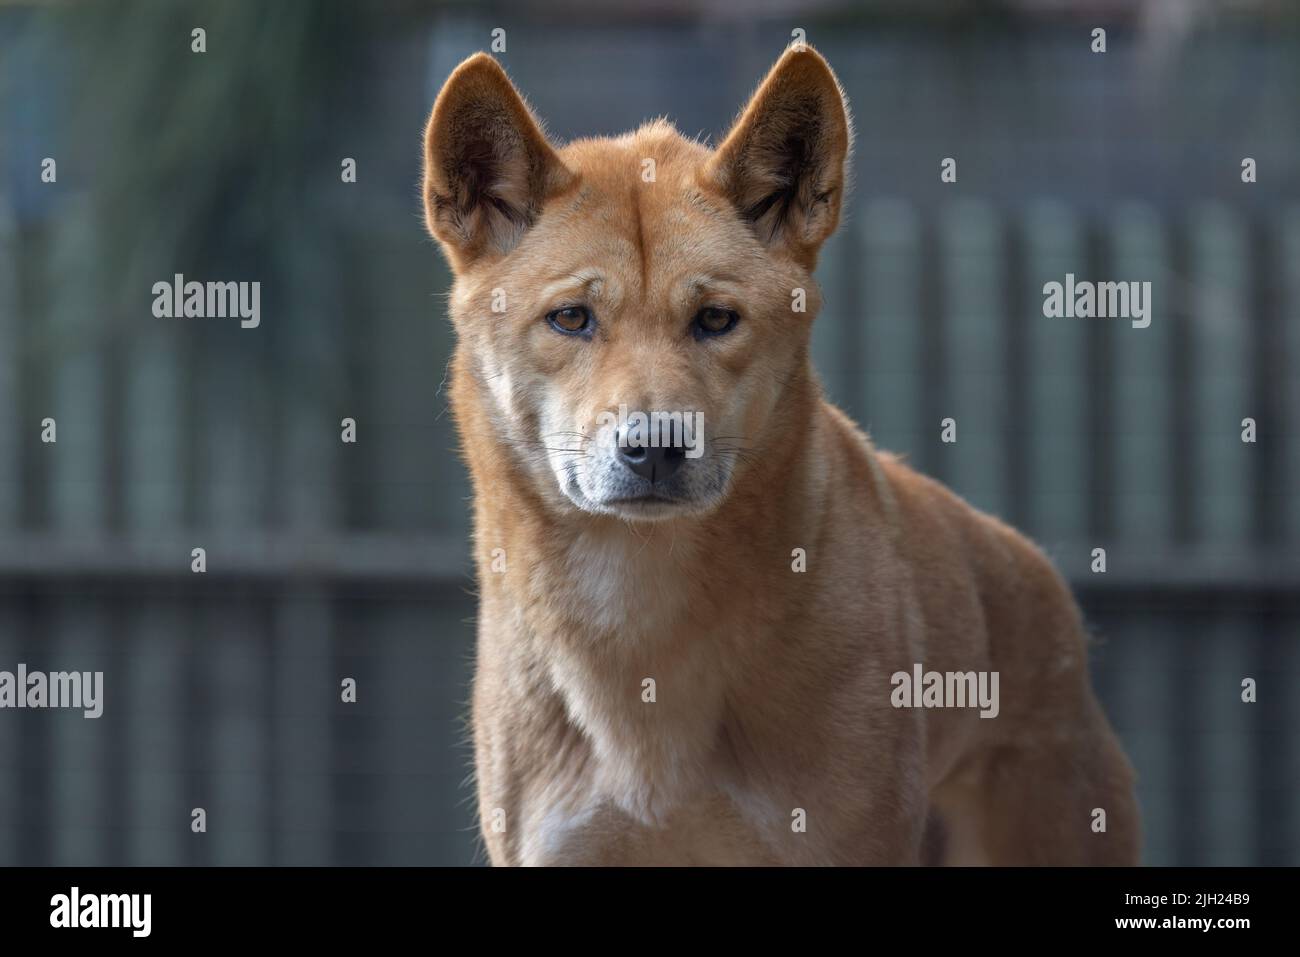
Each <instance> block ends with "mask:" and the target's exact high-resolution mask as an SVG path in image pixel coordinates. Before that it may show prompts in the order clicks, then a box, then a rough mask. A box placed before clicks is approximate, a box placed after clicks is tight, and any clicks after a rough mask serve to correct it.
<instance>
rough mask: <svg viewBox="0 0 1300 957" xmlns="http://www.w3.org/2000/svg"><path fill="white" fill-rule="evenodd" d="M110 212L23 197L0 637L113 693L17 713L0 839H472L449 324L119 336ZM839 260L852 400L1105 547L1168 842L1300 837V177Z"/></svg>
mask: <svg viewBox="0 0 1300 957" xmlns="http://www.w3.org/2000/svg"><path fill="white" fill-rule="evenodd" d="M89 215H91V213H90V212H89V211H88V209H87V208H79V209H75V210H70V211H69V212H68V213H67V215H63V216H60V217H58V218H57V219H56V220H51V223H52V224H54V225H51V226H49V231H48V233H45V234H40V235H38V234H37V233H36V232H30V233H28V234H26V235H24V234H23V231H22V230H20V229H19V228H18V227H16V225H15V221H14V218H13V217H12V216H10V215H7V214H6V213H4V212H2V211H0V269H3V271H2V272H0V304H2V305H0V416H2V418H0V424H2V426H3V427H0V470H3V471H2V472H0V664H2V665H3V666H5V667H12V665H13V664H15V663H16V662H18V661H25V662H27V663H28V664H29V666H30V667H32V668H48V669H61V668H75V669H79V670H103V671H104V672H105V675H106V678H105V682H106V689H107V690H106V697H107V701H106V708H105V714H104V717H102V718H101V719H99V720H98V721H86V720H83V719H82V718H81V717H80V716H79V715H74V714H70V713H43V714H42V713H32V712H25V713H14V712H11V713H9V714H6V715H5V716H4V720H3V721H0V862H5V863H13V862H22V863H37V862H46V861H51V862H55V863H109V862H119V861H125V862H130V863H206V862H210V863H430V862H469V861H470V860H472V859H473V857H474V847H473V838H472V834H471V827H472V814H471V803H470V802H469V798H470V794H471V791H470V789H469V788H466V787H462V779H463V778H464V776H465V774H466V773H467V771H468V758H469V754H468V750H466V749H464V748H462V747H461V746H460V744H459V742H460V737H461V726H460V722H461V720H462V718H463V714H464V709H463V705H464V701H465V699H466V696H467V684H466V682H467V680H468V668H469V656H470V655H471V654H472V624H471V622H470V620H469V619H470V618H471V617H472V615H473V602H472V597H471V595H470V590H471V582H470V579H469V564H468V560H467V556H466V546H465V536H466V527H465V502H464V501H463V495H464V491H465V489H464V480H463V477H462V467H461V465H460V463H459V461H458V460H457V459H456V457H455V455H454V454H453V453H452V451H451V446H452V444H453V440H452V437H451V435H450V432H449V431H448V428H447V425H448V423H447V416H446V415H445V414H443V412H444V407H443V404H442V400H441V399H440V398H438V397H437V389H438V382H439V380H440V378H441V366H440V363H441V362H442V361H444V359H445V356H446V354H447V351H446V350H447V348H448V345H449V343H448V339H447V330H446V328H445V326H444V325H443V324H441V323H437V322H434V321H432V320H429V321H428V323H427V325H426V326H424V327H421V329H420V331H419V332H418V333H417V334H412V329H411V328H409V327H407V328H406V330H405V331H403V329H402V328H397V327H394V326H393V325H392V324H391V323H390V324H389V326H388V327H387V328H384V327H383V325H382V323H379V325H378V327H377V328H376V327H371V328H370V329H369V332H368V334H369V335H373V336H374V337H375V341H374V343H373V346H374V347H373V348H371V349H369V350H366V351H364V355H363V359H362V361H361V362H360V363H359V365H358V367H357V368H356V369H355V370H354V372H353V374H352V377H351V378H350V380H349V381H350V382H351V383H352V386H351V390H352V391H351V392H350V395H351V400H350V401H335V400H330V401H325V400H322V398H321V397H320V396H317V395H313V394H312V393H311V392H310V389H311V383H310V381H308V380H310V379H312V378H313V376H314V373H313V372H312V370H311V367H310V366H304V367H303V369H300V370H294V369H288V370H283V374H285V375H288V376H290V377H293V376H298V375H301V376H302V377H303V381H301V382H297V383H291V384H289V385H288V387H286V388H278V389H276V390H274V392H272V391H271V390H269V389H268V388H267V386H266V385H265V383H262V384H261V388H262V389H263V390H265V391H263V392H262V393H258V392H257V391H256V389H257V387H258V385H259V383H258V382H257V381H256V380H254V379H253V378H252V377H251V376H250V373H249V371H248V369H247V368H246V366H245V365H244V364H243V363H244V362H245V359H244V356H243V355H242V354H241V353H240V352H239V351H238V350H236V349H222V348H217V347H213V348H211V349H209V348H206V347H205V348H202V349H196V348H195V346H194V344H193V343H192V342H189V343H187V342H185V341H184V340H182V339H181V338H180V336H178V335H177V329H178V325H182V323H178V321H175V320H150V321H152V322H154V323H155V324H156V326H155V328H156V334H153V333H152V332H151V334H149V335H140V336H139V337H138V338H137V339H135V340H132V341H130V342H129V343H128V342H123V341H112V340H109V341H105V340H103V339H102V338H100V337H98V336H97V335H96V333H95V328H96V324H97V321H98V320H97V313H96V306H95V287H94V286H93V285H91V284H86V285H82V284H81V283H79V282H76V281H67V280H66V279H64V278H60V277H69V276H76V275H78V273H79V272H80V271H81V269H82V267H83V265H84V264H87V263H93V262H95V261H96V253H95V250H94V249H93V248H89V247H88V246H87V245H86V244H87V243H91V242H93V241H94V237H97V236H102V235H104V233H103V231H102V230H101V229H99V228H97V224H95V223H91V222H86V221H85V217H86V216H89ZM409 228H412V227H411V224H409V223H406V222H399V223H398V224H397V225H396V226H394V225H392V224H389V225H385V224H384V223H374V224H372V226H371V227H369V228H367V230H366V231H365V232H366V236H367V242H368V243H370V244H371V245H372V249H371V252H372V254H373V255H374V258H375V259H376V260H378V261H385V262H387V263H389V264H390V266H392V268H402V260H403V259H404V258H409V257H412V256H414V255H417V254H418V255H426V256H427V255H429V254H430V252H431V251H430V250H429V249H428V248H427V246H423V245H421V244H419V243H414V244H413V243H412V241H411V237H410V235H409V234H407V233H405V232H403V231H404V230H407V229H409ZM49 263H54V264H55V265H54V266H53V267H51V266H49V265H48V264H49ZM43 264H46V265H43ZM410 269H411V271H412V273H418V272H420V271H421V270H427V263H421V264H419V265H417V264H415V263H413V262H412V263H411V264H410ZM43 270H48V271H47V272H43ZM1066 272H1074V273H1076V274H1077V275H1078V276H1079V278H1081V279H1083V278H1089V277H1093V278H1102V277H1104V278H1110V279H1149V280H1151V281H1152V283H1153V295H1154V313H1153V320H1152V323H1151V325H1150V327H1149V328H1147V329H1133V328H1131V327H1130V325H1129V323H1128V322H1127V321H1121V320H1086V319H1085V320H1066V319H1047V318H1045V317H1044V316H1043V314H1042V284H1043V283H1044V282H1046V281H1049V280H1053V279H1055V280H1060V279H1062V278H1063V277H1064V275H1065V273H1066ZM820 276H821V280H822V283H823V287H824V291H825V298H826V307H825V310H824V313H823V315H822V317H821V319H820V325H819V328H818V332H817V336H816V350H815V351H816V361H817V363H818V365H819V368H820V369H821V371H822V373H823V376H824V379H825V381H826V384H827V388H828V391H829V392H830V394H831V395H832V397H833V398H834V399H835V400H836V401H838V402H839V403H841V404H842V405H844V406H845V407H846V408H848V409H849V410H850V411H851V412H852V413H853V414H854V415H856V416H857V417H858V418H859V419H860V420H861V421H863V422H864V423H865V424H867V425H868V427H869V428H870V430H871V432H872V434H873V436H874V438H875V440H876V441H877V443H878V444H879V445H881V446H882V447H885V448H890V449H893V450H898V451H903V452H907V453H908V454H909V455H910V457H911V459H912V460H913V461H914V462H915V463H916V464H917V465H918V466H919V467H921V468H922V469H924V470H925V471H927V472H930V473H932V474H936V475H938V476H939V477H941V478H943V479H944V480H946V481H948V482H949V483H951V484H952V485H953V486H954V487H955V488H956V489H957V490H958V491H959V492H961V493H962V494H964V495H966V496H967V497H968V498H969V499H971V500H972V501H973V502H975V503H976V504H977V505H979V506H981V507H983V508H986V509H988V510H990V511H992V512H995V513H997V514H1000V515H1003V516H1005V517H1007V518H1008V519H1009V520H1011V521H1013V522H1015V523H1016V524H1018V525H1019V526H1021V527H1022V528H1024V529H1025V530H1027V531H1028V532H1029V533H1030V534H1032V535H1034V536H1035V537H1036V538H1037V539H1038V540H1040V541H1041V542H1043V544H1044V545H1045V547H1047V548H1048V550H1049V551H1050V552H1051V553H1052V555H1053V556H1054V558H1056V560H1057V561H1058V562H1059V563H1060V565H1061V566H1062V567H1063V568H1064V569H1065V570H1066V572H1067V573H1068V574H1069V575H1070V577H1071V578H1072V580H1073V581H1074V584H1075V586H1076V588H1077V589H1078V591H1079V592H1080V594H1081V596H1082V598H1083V601H1084V604H1085V608H1086V611H1087V613H1088V615H1089V619H1090V622H1091V623H1092V625H1093V627H1094V628H1095V629H1096V631H1097V633H1098V636H1099V638H1100V642H1099V644H1098V649H1097V657H1096V670H1097V679H1098V683H1099V687H1100V689H1101V691H1102V694H1103V696H1104V698H1105V700H1106V705H1107V708H1108V711H1109V712H1110V714H1111V715H1112V717H1113V720H1114V721H1115V723H1116V725H1117V726H1118V728H1119V730H1120V732H1121V734H1122V735H1123V737H1124V739H1125V741H1126V744H1127V746H1128V748H1129V750H1130V752H1131V754H1132V756H1133V758H1134V761H1135V763H1136V764H1137V766H1138V768H1139V772H1140V775H1141V779H1142V783H1141V788H1142V799H1143V804H1144V809H1145V813H1146V827H1147V832H1148V847H1147V857H1148V861H1149V862H1151V863H1170V862H1181V863H1255V862H1265V863H1295V862H1296V861H1297V860H1300V808H1297V806H1296V801H1295V798H1294V795H1295V793H1296V787H1297V784H1298V783H1300V738H1297V736H1296V729H1297V728H1300V697H1298V696H1296V695H1295V693H1294V692H1295V689H1296V687H1297V686H1300V654H1298V653H1297V644H1298V643H1297V640H1296V639H1297V635H1298V634H1300V590H1298V589H1297V584H1298V583H1300V563H1298V556H1297V550H1296V542H1297V541H1300V534H1298V533H1300V497H1297V496H1296V495H1295V494H1294V493H1295V492H1296V490H1297V489H1300V427H1298V426H1297V423H1296V421H1295V416H1296V413H1297V412H1298V411H1300V401H1298V400H1300V378H1298V377H1297V376H1296V375H1295V374H1294V372H1293V371H1292V370H1294V369H1295V368H1300V322H1298V321H1297V319H1300V210H1297V209H1296V208H1282V209H1277V210H1274V211H1271V212H1269V213H1267V214H1264V215H1260V216H1257V217H1254V218H1250V219H1243V218H1241V217H1240V216H1239V215H1238V214H1237V213H1235V212H1233V211H1232V210H1230V209H1227V208H1224V207H1220V206H1214V205H1211V206H1206V207H1204V208H1197V209H1195V210H1193V211H1192V212H1190V213H1189V214H1188V215H1187V216H1185V217H1182V218H1180V219H1178V220H1170V219H1168V218H1165V217H1162V216H1161V215H1160V214H1159V213H1157V212H1156V211H1155V210H1153V209H1149V208H1143V207H1136V206H1125V207H1121V208H1117V209H1115V210H1112V211H1107V212H1105V213H1103V214H1100V215H1097V216H1088V217H1084V216H1081V215H1080V214H1078V213H1076V212H1074V211H1072V210H1071V209H1070V208H1067V207H1064V206H1061V205H1055V204H1048V205H1041V206H1035V205H1031V206H1028V207H1026V208H1025V209H1023V210H1010V209H1007V208H1003V207H995V206H992V205H988V204H984V203H981V202H977V201H974V200H967V201H963V202H959V203H956V204H953V205H952V206H950V207H944V208H939V209H937V210H936V211H935V212H933V213H924V212H922V211H920V210H918V209H917V208H915V207H913V206H910V205H908V204H906V203H903V202H901V201H884V200H873V201H870V202H868V203H865V204H864V206H863V207H862V208H861V209H858V210H855V211H854V214H853V215H852V216H850V217H849V220H848V223H847V225H846V228H845V233H844V234H843V235H842V236H840V237H839V238H837V240H836V241H835V243H834V245H833V246H832V247H830V248H829V249H828V252H827V256H826V259H825V261H824V263H823V265H822V268H821V270H820ZM20 277H28V278H27V281H26V282H23V281H20ZM32 277H35V278H32ZM303 294H304V295H307V294H309V293H307V292H305V291H304V293H303ZM317 294H318V295H319V293H317ZM408 295H410V296H411V297H413V299H412V302H411V303H410V305H411V308H412V309H413V310H419V309H425V310H428V311H429V312H432V311H433V310H434V309H436V308H437V306H436V304H435V305H433V306H430V305H429V304H428V302H427V298H426V297H427V293H426V291H424V290H419V289H414V290H411V291H410V292H409V293H408ZM47 298H48V301H46V300H47ZM854 304H857V306H856V307H855V306H854ZM45 314H48V315H49V316H50V317H51V321H50V323H49V324H48V325H37V324H32V323H29V322H27V321H25V319H26V317H29V316H33V315H45ZM194 322H197V323H199V324H203V323H205V322H209V321H208V320H195V321H194ZM236 326H237V324H236ZM198 328H199V327H198V326H195V327H193V330H191V331H192V332H195V334H197V330H198ZM333 328H335V329H336V331H339V330H338V329H337V327H333ZM430 328H432V329H434V330H435V331H433V332H431V333H430V332H429V331H428V330H429V329H430ZM181 331H185V330H183V329H182V330H181ZM213 334H216V335H233V336H239V335H241V333H240V332H239V331H238V330H237V328H236V329H234V330H229V331H226V330H217V332H216V333H213ZM322 334H323V335H324V333H322ZM426 334H428V335H430V336H432V337H433V338H434V339H436V340H437V341H436V342H426V341H424V337H425V336H426ZM385 337H387V338H386V339H385ZM381 339H382V340H384V341H383V344H382V345H381V344H380V341H379V340H381ZM128 346H129V347H128ZM313 348H314V349H315V350H317V351H320V352H323V353H327V354H328V353H334V352H343V351H346V349H347V343H346V342H329V341H324V342H317V343H315V344H314V345H313ZM413 352H422V353H423V355H419V356H417V358H416V360H415V361H406V359H404V358H403V357H404V355H410V354H411V353H413ZM192 377H193V378H192ZM417 377H418V381H416V380H417ZM282 385H283V384H282ZM250 389H251V390H252V394H251V395H250V394H249V393H250ZM412 395H419V396H421V401H422V402H424V403H425V407H424V408H420V409H413V408H411V405H410V400H409V397H410V396H412ZM46 415H48V416H50V417H53V418H55V419H56V421H57V427H58V441H57V443H55V444H43V443H42V442H41V441H40V439H39V435H40V421H41V419H42V418H44V417H45V416H46ZM343 415H354V416H355V417H356V418H357V420H358V425H359V436H360V441H359V443H358V445H357V446H350V445H344V444H343V443H341V442H340V441H339V420H340V418H341V417H342V416H343ZM946 416H952V417H953V418H955V419H956V420H957V423H958V441H957V443H955V444H953V445H945V444H943V443H941V442H940V441H939V422H940V420H941V419H942V418H944V417H946ZM1247 416H1249V417H1252V418H1255V419H1256V420H1257V422H1258V426H1259V441H1258V442H1257V443H1255V444H1253V445H1252V444H1245V443H1243V442H1242V441H1241V437H1240V433H1241V419H1242V418H1244V417H1247ZM412 444H415V445H417V446H418V447H419V450H420V451H419V452H418V453H417V454H414V455H412V454H411V449H410V448H409V446H410V445H412ZM358 453H360V454H358ZM390 467H391V468H392V469H393V471H392V472H390V473H388V474H385V469H386V468H390ZM412 516H416V518H415V521H410V520H411V517H412ZM406 522H410V525H409V526H408V527H403V526H404V523H406ZM195 546H203V547H205V548H206V549H207V553H208V567H209V571H208V573H207V574H206V575H203V576H200V575H195V574H193V573H192V572H191V571H190V550H191V548H193V547H195ZM1098 546H1100V547H1104V548H1106V550H1107V555H1108V571H1107V572H1106V574H1105V575H1094V574H1092V573H1090V572H1089V570H1088V564H1089V560H1090V552H1091V549H1092V548H1094V547H1098ZM1247 676H1249V677H1253V678H1255V679H1256V680H1257V681H1258V682H1259V685H1260V703H1259V704H1257V705H1254V706H1244V705H1242V704H1241V703H1240V697H1239V695H1240V682H1241V679H1242V678H1243V677H1247ZM343 677H355V678H358V679H359V685H360V697H359V701H358V703H357V704H356V705H344V704H341V703H340V701H339V693H338V691H339V681H340V679H341V678H343ZM1025 786H1026V788H1032V787H1033V782H1025ZM192 807H204V808H205V809H206V810H207V812H208V814H209V822H210V825H209V826H210V833H209V834H208V835H192V834H190V833H189V811H190V809H191V808H192Z"/></svg>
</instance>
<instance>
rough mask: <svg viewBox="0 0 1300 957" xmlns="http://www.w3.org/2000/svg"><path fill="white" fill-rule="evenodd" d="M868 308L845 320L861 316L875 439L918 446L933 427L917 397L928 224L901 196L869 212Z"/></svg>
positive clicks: (868, 420) (868, 421) (897, 446)
mask: <svg viewBox="0 0 1300 957" xmlns="http://www.w3.org/2000/svg"><path fill="white" fill-rule="evenodd" d="M861 229H862V235H863V242H862V246H863V250H862V255H863V263H862V268H863V269H864V270H865V274H866V280H865V282H864V283H863V288H862V296H863V308H862V312H861V314H860V315H853V314H852V313H851V312H845V313H841V314H839V315H838V318H839V319H840V321H843V322H859V323H861V324H862V327H863V329H862V332H863V342H864V348H863V353H864V354H863V355H862V356H861V358H860V360H859V364H860V366H861V368H862V375H863V376H864V377H865V380H866V381H865V382H864V394H865V396H866V400H865V421H864V422H863V425H865V426H866V427H867V429H868V430H869V431H870V433H871V437H872V440H873V441H875V442H876V444H877V445H878V446H880V447H881V448H883V449H889V450H890V451H895V452H911V451H914V450H915V449H917V448H918V447H919V445H920V444H921V442H922V441H924V439H923V432H924V430H925V429H926V428H927V427H932V428H934V429H937V428H938V423H937V422H936V423H923V422H922V421H921V413H922V409H921V408H919V406H918V404H917V403H916V401H915V397H916V396H918V395H920V393H921V388H920V382H921V366H920V363H921V349H922V348H923V345H922V342H921V322H920V318H921V304H920V302H919V291H920V288H921V282H922V277H921V269H922V263H921V223H920V218H919V216H918V215H917V213H916V211H915V210H914V209H913V208H912V207H911V206H910V205H908V204H907V203H905V202H903V201H901V200H877V201H875V202H873V203H871V204H869V205H868V206H867V207H866V209H865V210H864V212H863V216H862V225H861Z"/></svg>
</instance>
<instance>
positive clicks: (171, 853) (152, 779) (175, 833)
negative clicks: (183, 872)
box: [119, 599, 193, 866]
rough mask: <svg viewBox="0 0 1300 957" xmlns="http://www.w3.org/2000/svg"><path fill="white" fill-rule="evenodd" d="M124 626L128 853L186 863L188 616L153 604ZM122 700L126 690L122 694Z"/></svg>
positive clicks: (147, 860) (156, 862) (145, 861)
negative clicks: (126, 686) (127, 747)
mask: <svg viewBox="0 0 1300 957" xmlns="http://www.w3.org/2000/svg"><path fill="white" fill-rule="evenodd" d="M125 617H126V621H125V626H124V627H125V629H126V633H127V635H128V636H129V644H128V648H129V649H130V651H129V653H128V654H124V655H122V656H120V658H119V660H120V661H121V666H122V667H123V668H124V669H129V695H130V697H129V700H124V701H122V702H121V704H120V707H121V708H122V709H123V710H124V711H125V712H126V739H127V741H128V742H130V746H129V751H128V754H129V755H130V762H131V763H130V766H129V767H128V768H127V776H126V791H127V801H126V804H127V809H128V814H129V815H130V819H129V821H128V822H127V824H128V828H129V834H128V840H127V846H126V853H127V855H128V863H130V864H132V865H137V866H150V865H153V866H174V865H178V864H183V863H185V856H184V851H183V849H182V847H181V841H182V839H184V838H188V837H189V836H190V831H189V823H190V814H189V812H190V808H189V807H187V806H186V803H185V787H184V782H185V775H186V773H187V767H186V766H187V765H188V764H190V763H192V761H193V757H192V751H191V750H190V749H189V748H187V747H186V740H185V736H184V733H183V731H184V728H185V726H186V722H185V718H186V714H185V712H186V708H187V707H188V706H189V705H188V704H187V702H186V701H185V696H184V693H183V689H184V680H183V675H184V673H185V663H184V660H183V659H184V649H185V648H186V647H193V645H192V644H183V643H182V636H184V634H185V616H184V614H183V613H182V609H181V606H180V605H179V604H178V603H174V602H168V601H165V600H162V599H151V600H150V601H148V602H146V603H145V604H144V605H143V606H142V607H140V608H136V609H130V610H128V613H127V615H126V616H125ZM123 697H126V695H125V689H124V693H123Z"/></svg>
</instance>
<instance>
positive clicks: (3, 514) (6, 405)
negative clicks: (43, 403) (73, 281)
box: [0, 194, 37, 867]
mask: <svg viewBox="0 0 1300 957" xmlns="http://www.w3.org/2000/svg"><path fill="white" fill-rule="evenodd" d="M18 262H19V260H18V227H17V224H16V223H15V222H14V218H13V215H12V214H11V212H10V210H9V207H8V204H7V203H6V202H5V200H4V196H3V194H0V544H3V543H4V540H5V539H6V538H7V537H8V536H10V535H11V534H13V533H14V532H16V531H17V530H18V527H19V525H20V523H21V518H22V516H21V511H22V483H21V477H22V468H21V463H22V457H21V453H20V451H19V448H20V445H19V443H20V441H22V438H24V437H25V438H26V440H27V441H29V442H34V441H37V438H36V431H35V430H34V429H32V428H29V429H24V428H23V423H21V422H19V420H18V416H19V401H18V400H19V396H18V369H19V365H18V363H19V358H20V356H19V351H18V344H19V341H20V340H19V337H18V273H17V264H18ZM17 597H18V596H17V593H16V592H14V591H9V592H0V667H2V668H6V669H8V668H11V667H12V666H13V665H14V664H16V663H17V662H18V660H19V659H18V656H19V653H20V651H19V649H20V647H21V643H20V641H19V634H18V629H19V622H20V620H21V619H20V616H19V614H18V609H17V607H16V600H17ZM19 755H20V749H19V740H18V724H17V722H15V721H3V720H0V782H6V781H16V780H18V778H19V767H18V760H19ZM20 809H21V805H20V803H19V794H18V789H17V788H16V787H13V786H12V785H10V784H0V867H4V866H8V865H14V864H18V863H21V862H20V861H19V859H18V849H19V848H18V832H19V829H20V828H21V826H22V821H21V815H20Z"/></svg>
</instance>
